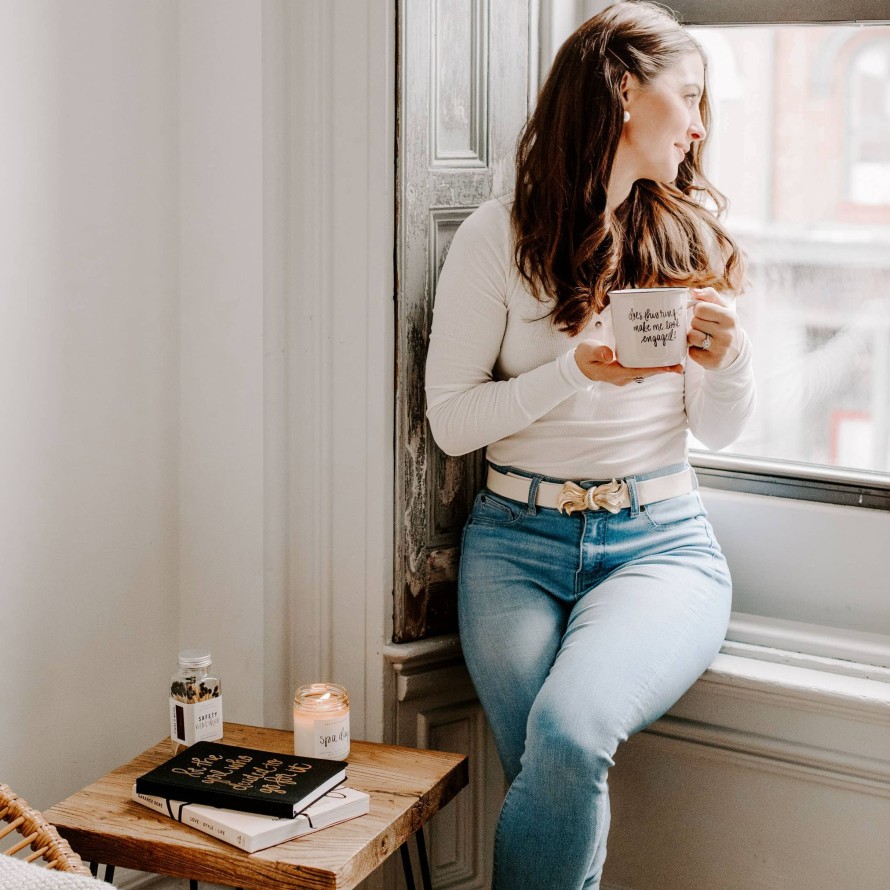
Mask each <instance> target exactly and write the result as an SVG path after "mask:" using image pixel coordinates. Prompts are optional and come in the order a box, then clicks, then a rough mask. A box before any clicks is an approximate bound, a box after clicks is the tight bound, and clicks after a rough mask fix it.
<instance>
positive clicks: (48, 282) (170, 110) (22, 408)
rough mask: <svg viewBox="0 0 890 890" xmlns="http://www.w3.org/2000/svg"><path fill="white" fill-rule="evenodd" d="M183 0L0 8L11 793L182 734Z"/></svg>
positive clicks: (71, 785)
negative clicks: (173, 727)
mask: <svg viewBox="0 0 890 890" xmlns="http://www.w3.org/2000/svg"><path fill="white" fill-rule="evenodd" d="M178 64H179V63H178V54H177V26H176V6H175V3H173V2H172V0H171V2H166V0H165V2H153V3H151V4H134V3H127V4H122V3H118V2H115V0H79V2H78V3H76V4H71V3H62V2H50V0H27V2H25V0H22V2H11V0H4V2H2V3H0V109H2V120H3V124H2V126H0V252H2V261H0V781H6V782H8V783H10V784H12V785H13V786H14V787H16V789H17V790H18V791H19V792H20V793H21V794H23V795H25V796H26V797H27V798H28V799H29V800H30V801H31V802H32V803H33V804H34V805H36V806H45V805H47V804H49V803H51V802H53V801H54V800H56V799H57V798H58V797H60V796H62V795H63V794H64V793H67V792H69V791H71V790H74V789H75V787H79V786H80V785H81V784H83V783H84V782H85V781H87V780H88V779H91V778H92V777H94V776H96V775H98V774H100V773H101V772H102V771H104V769H106V768H107V767H108V766H109V765H111V764H113V763H115V762H120V761H121V759H125V758H127V757H130V756H132V754H133V753H135V752H136V751H137V750H138V749H139V748H141V747H143V746H145V745H147V744H150V743H151V742H153V741H156V740H157V739H158V738H159V737H161V735H162V734H163V730H164V726H165V716H164V710H163V709H164V701H163V696H164V685H165V683H166V682H167V681H168V675H169V672H170V669H171V665H170V653H171V652H175V647H176V635H177V625H178V614H177V608H178V607H177V599H178V596H177V560H178V552H177V546H178V545H177V524H176V523H177V518H176V516H177V497H178V466H177V451H178V445H177V437H178V422H177V404H178V390H177V387H178V364H179V357H178V350H177V344H178V324H179V318H178V313H179V305H178V268H177V255H178V226H179V223H178V218H179V206H178V199H177V182H178V163H179V162H178V154H177V139H176V117H177V105H176V101H177V70H178Z"/></svg>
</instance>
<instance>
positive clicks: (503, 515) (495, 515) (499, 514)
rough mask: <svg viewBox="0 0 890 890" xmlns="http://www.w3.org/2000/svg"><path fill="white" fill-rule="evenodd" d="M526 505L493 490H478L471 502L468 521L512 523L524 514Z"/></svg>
mask: <svg viewBox="0 0 890 890" xmlns="http://www.w3.org/2000/svg"><path fill="white" fill-rule="evenodd" d="M526 512H527V511H526V505H525V504H520V503H519V501H514V500H511V499H510V498H505V497H502V496H501V495H498V494H494V493H493V492H490V491H488V490H487V489H486V490H484V491H480V492H479V494H477V495H476V500H475V501H474V502H473V510H472V512H471V513H470V522H471V523H473V524H475V525H512V524H513V523H515V522H519V520H521V519H522V518H523V517H524V516H525V515H526Z"/></svg>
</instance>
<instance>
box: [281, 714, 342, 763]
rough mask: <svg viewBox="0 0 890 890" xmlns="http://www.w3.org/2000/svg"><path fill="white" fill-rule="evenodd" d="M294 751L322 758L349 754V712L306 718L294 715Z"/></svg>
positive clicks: (334, 757) (306, 755) (339, 757)
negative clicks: (334, 715) (322, 717)
mask: <svg viewBox="0 0 890 890" xmlns="http://www.w3.org/2000/svg"><path fill="white" fill-rule="evenodd" d="M294 752H295V753H297V754H302V755H304V756H305V757H320V758H322V759H323V760H343V759H345V758H346V757H348V756H349V714H348V713H347V714H345V715H340V716H337V717H329V718H327V719H318V718H316V719H312V718H311V717H310V718H309V719H308V720H307V719H306V717H305V715H303V716H302V719H301V718H300V717H298V716H297V715H296V714H295V715H294Z"/></svg>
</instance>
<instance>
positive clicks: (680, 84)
mask: <svg viewBox="0 0 890 890" xmlns="http://www.w3.org/2000/svg"><path fill="white" fill-rule="evenodd" d="M624 77H625V79H624V81H623V84H622V87H623V89H622V94H623V96H624V97H625V109H626V110H627V111H628V112H630V120H629V121H627V122H626V123H625V124H624V128H623V129H622V132H621V139H620V141H619V143H618V152H617V154H616V157H615V162H616V164H619V165H620V166H622V167H623V168H624V169H623V173H624V175H625V176H626V177H629V178H632V179H633V180H634V181H636V180H638V179H650V180H653V181H654V182H673V181H674V180H675V179H676V178H677V168H678V167H679V166H680V162H681V161H682V160H683V158H684V156H685V155H686V153H687V152H688V151H689V148H690V146H691V145H692V143H693V142H695V141H697V140H700V139H703V138H704V137H705V128H704V125H703V124H702V120H701V108H700V106H701V98H702V93H703V91H704V82H705V68H704V62H703V61H702V57H701V56H700V55H699V53H698V52H696V51H695V50H692V51H691V52H689V53H687V54H686V55H684V56H682V57H681V58H680V60H679V61H678V62H677V63H676V64H674V65H673V66H672V67H670V68H666V69H665V70H664V71H662V72H661V73H660V74H658V75H656V76H655V77H653V78H652V80H650V81H649V83H647V84H645V85H642V84H640V83H639V81H637V80H636V78H635V77H634V76H633V75H631V74H625V76H624Z"/></svg>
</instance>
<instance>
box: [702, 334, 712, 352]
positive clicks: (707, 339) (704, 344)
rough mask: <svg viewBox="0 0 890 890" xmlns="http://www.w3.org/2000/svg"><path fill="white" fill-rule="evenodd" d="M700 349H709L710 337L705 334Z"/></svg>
mask: <svg viewBox="0 0 890 890" xmlns="http://www.w3.org/2000/svg"><path fill="white" fill-rule="evenodd" d="M701 348H702V349H710V348H711V335H710V334H705V339H704V340H703V341H702V345H701Z"/></svg>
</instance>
